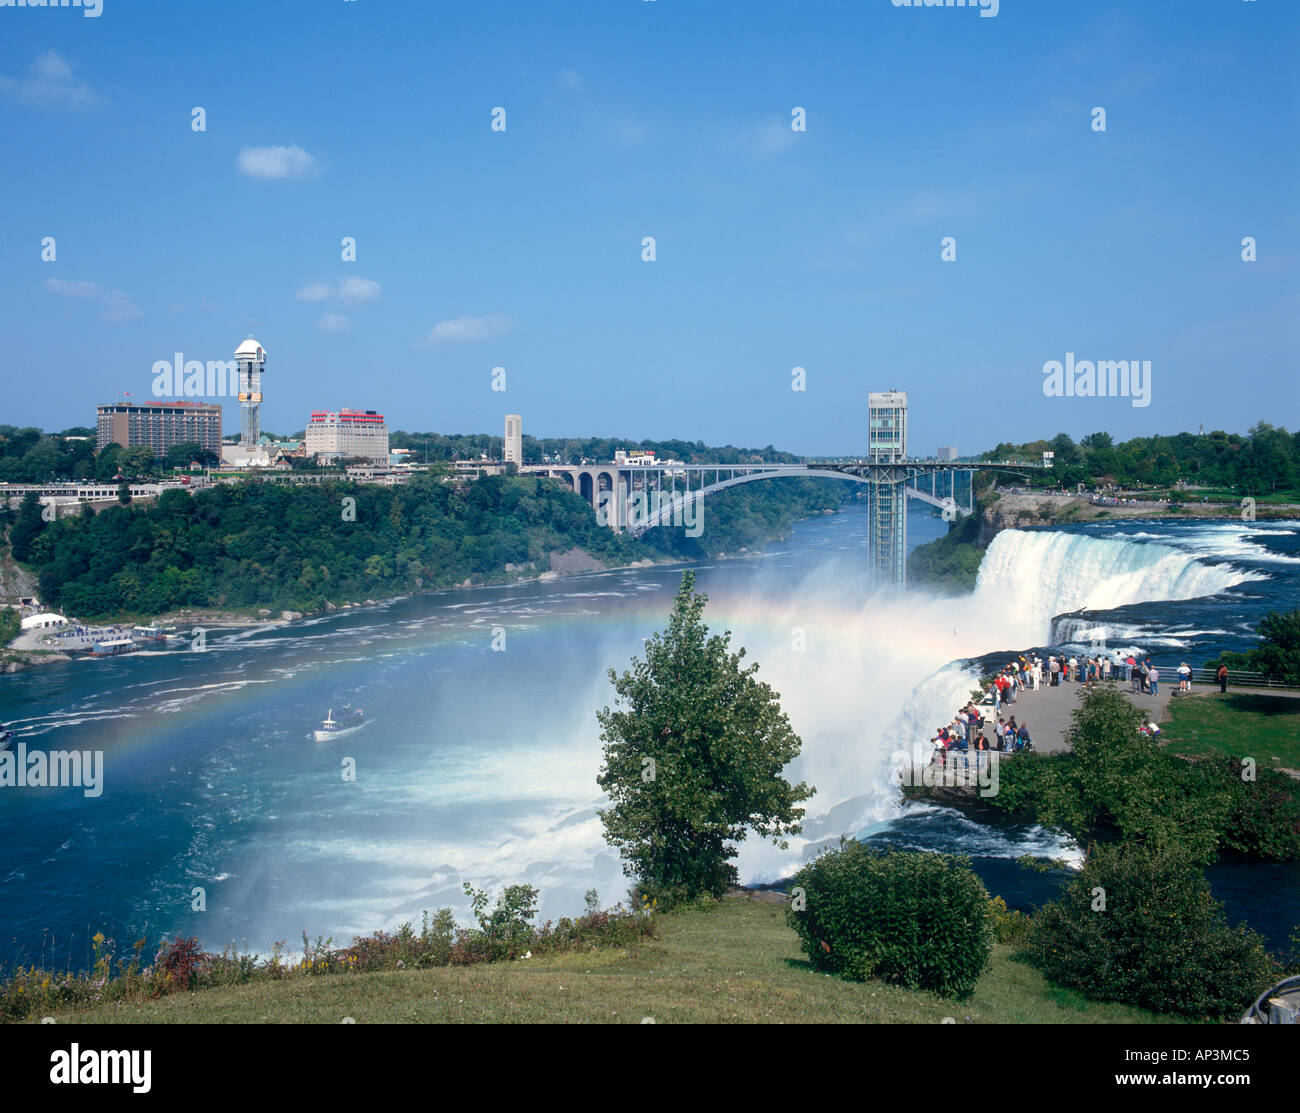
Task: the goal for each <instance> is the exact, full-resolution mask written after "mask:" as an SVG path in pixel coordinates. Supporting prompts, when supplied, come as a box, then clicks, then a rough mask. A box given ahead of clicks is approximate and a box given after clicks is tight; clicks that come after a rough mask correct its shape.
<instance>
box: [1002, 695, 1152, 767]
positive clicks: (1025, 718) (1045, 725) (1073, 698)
mask: <svg viewBox="0 0 1300 1113" xmlns="http://www.w3.org/2000/svg"><path fill="white" fill-rule="evenodd" d="M1116 687H1118V689H1119V690H1120V691H1121V692H1123V693H1124V695H1125V696H1127V697H1128V700H1129V702H1130V703H1132V704H1133V705H1134V706H1136V707H1138V708H1140V709H1141V710H1142V711H1144V712H1146V715H1147V718H1149V719H1153V720H1154V721H1155V722H1157V723H1159V722H1160V721H1161V720H1162V719H1164V718H1165V717H1166V709H1167V708H1168V706H1169V699H1170V695H1171V693H1172V691H1173V689H1174V688H1177V687H1178V681H1177V680H1175V681H1174V683H1173V684H1172V685H1167V684H1165V683H1164V682H1163V681H1161V683H1160V694H1159V695H1158V696H1147V695H1142V694H1140V693H1139V694H1138V695H1134V694H1133V693H1131V692H1130V691H1129V685H1128V684H1127V683H1125V681H1124V680H1123V679H1122V678H1121V679H1120V680H1119V681H1117V682H1116ZM1083 690H1084V685H1082V684H1066V683H1061V684H1059V685H1058V686H1057V687H1055V688H1053V687H1052V686H1051V685H1050V684H1046V683H1045V684H1044V685H1043V686H1042V687H1041V688H1039V689H1038V691H1036V692H1035V691H1032V690H1030V691H1021V692H1020V694H1019V695H1018V696H1017V698H1016V702H1015V703H1004V704H1003V705H1002V717H1003V718H1004V719H1007V718H1010V717H1011V716H1012V715H1014V716H1015V717H1016V722H1017V723H1019V724H1023V725H1024V726H1027V727H1028V728H1029V736H1030V737H1031V738H1032V739H1033V740H1034V749H1035V750H1037V751H1039V752H1040V753H1044V754H1054V753H1060V752H1061V751H1062V750H1067V749H1069V746H1068V745H1067V744H1066V741H1065V735H1066V732H1067V731H1068V730H1069V729H1070V725H1071V720H1070V713H1071V712H1072V711H1074V709H1075V708H1076V707H1078V706H1079V693H1080V692H1082V691H1083ZM986 733H988V732H987V731H986ZM990 737H992V735H991V734H990Z"/></svg>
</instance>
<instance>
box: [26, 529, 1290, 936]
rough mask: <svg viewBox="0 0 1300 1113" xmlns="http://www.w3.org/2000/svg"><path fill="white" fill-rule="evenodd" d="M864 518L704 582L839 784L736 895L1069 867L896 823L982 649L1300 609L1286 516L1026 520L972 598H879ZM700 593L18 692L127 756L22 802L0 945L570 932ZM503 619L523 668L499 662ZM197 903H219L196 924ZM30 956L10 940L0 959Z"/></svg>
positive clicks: (1003, 844) (42, 731)
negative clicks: (489, 929) (671, 641)
mask: <svg viewBox="0 0 1300 1113" xmlns="http://www.w3.org/2000/svg"><path fill="white" fill-rule="evenodd" d="M943 528H944V527H943V524H942V523H941V522H939V521H938V520H937V519H935V518H932V517H930V515H929V514H928V512H924V511H921V512H917V511H914V512H913V514H912V516H911V519H910V525H909V529H910V532H911V534H912V539H913V541H914V542H915V541H923V540H927V539H929V538H931V537H935V536H938V535H939V533H940V532H941V531H942V530H943ZM865 529H866V518H865V515H864V514H863V513H862V512H861V511H860V510H859V509H858V508H856V507H852V506H851V507H850V508H849V509H847V510H846V511H845V512H844V513H841V514H837V515H833V516H828V517H820V518H817V519H814V520H810V521H808V522H805V523H803V524H801V525H800V526H799V527H798V528H797V529H796V531H795V533H794V534H793V536H792V537H791V538H790V539H789V540H788V541H786V542H784V543H782V544H778V545H775V546H773V547H772V548H771V549H770V550H769V551H768V552H767V553H765V554H764V555H762V556H760V557H755V558H749V559H744V560H730V561H721V562H716V563H713V564H707V565H703V566H699V567H698V568H697V576H698V587H699V588H700V590H703V591H705V592H706V593H708V595H709V604H708V607H707V609H706V612H705V620H706V622H708V624H709V625H710V627H711V628H712V629H714V630H715V631H720V630H722V629H730V630H731V631H732V632H733V637H732V645H733V647H738V646H744V647H745V649H746V650H747V655H748V657H749V658H750V659H753V660H757V661H758V662H759V664H760V666H761V667H760V671H759V674H758V675H759V678H760V679H762V680H765V681H767V682H768V683H769V684H771V685H772V686H773V687H774V688H775V689H776V690H777V692H779V693H780V697H781V704H782V707H783V709H784V710H785V711H786V713H787V714H788V715H789V717H790V720H791V722H792V724H793V726H794V729H795V730H796V731H797V732H798V733H799V735H800V736H801V738H802V739H803V754H802V755H801V757H800V758H799V759H798V761H797V762H796V763H794V765H793V767H792V768H791V769H790V771H789V775H790V776H791V778H792V779H795V780H806V781H807V782H808V783H809V784H811V785H813V786H815V787H816V788H817V790H818V791H817V795H816V796H815V797H814V798H813V799H812V800H811V801H809V805H808V818H807V822H806V829H805V832H804V835H803V836H802V837H801V838H798V839H795V840H792V844H791V847H790V849H789V850H788V851H784V852H782V851H778V850H776V849H775V848H773V847H772V846H771V845H770V844H766V843H761V842H758V841H755V840H754V839H752V838H751V839H750V840H747V842H746V843H745V844H743V846H742V849H741V854H740V857H739V859H738V865H739V867H740V870H741V873H742V877H744V878H745V879H746V880H749V881H755V880H774V879H776V878H778V877H781V876H785V875H787V874H788V873H790V872H792V870H793V869H795V868H797V866H798V864H799V862H800V861H801V860H802V858H803V856H804V854H805V853H807V852H809V851H810V850H811V849H812V848H814V847H816V846H817V845H820V844H821V843H822V842H823V841H825V840H828V839H836V838H838V836H839V835H840V834H841V833H850V834H861V833H863V832H872V833H873V837H884V838H891V839H894V840H898V841H899V842H900V844H902V843H906V844H908V845H921V844H924V843H925V841H926V840H931V843H930V845H932V846H942V847H943V848H945V849H966V850H968V851H970V852H972V853H974V852H977V851H978V852H979V853H981V854H986V855H990V856H994V857H1001V858H1004V859H1005V860H1006V861H1007V862H1009V863H1010V862H1013V861H1014V858H1015V857H1017V856H1018V855H1019V854H1021V853H1025V852H1031V853H1043V854H1048V855H1049V856H1051V855H1052V851H1053V847H1055V846H1056V844H1055V843H1054V841H1053V840H1051V839H1050V838H1045V837H1044V836H1043V835H1042V833H1041V832H1040V833H1034V832H1023V833H1019V834H1016V833H1008V832H1005V831H997V832H995V831H992V830H990V829H988V828H984V827H981V826H980V825H978V824H975V825H972V824H970V823H969V822H967V821H964V820H961V819H960V817H953V816H947V815H930V816H928V817H927V816H920V817H917V816H916V815H915V814H913V815H909V816H901V817H900V816H899V814H898V812H897V807H896V790H895V789H894V788H893V786H892V785H891V783H890V777H889V772H890V763H891V756H892V755H893V754H894V753H895V751H897V750H899V749H901V748H910V745H911V744H912V742H914V741H920V740H923V739H925V738H927V737H928V736H929V733H930V732H931V731H932V729H933V728H934V726H935V725H936V724H937V723H939V722H943V721H946V720H947V719H948V718H949V717H951V715H952V713H953V711H954V710H955V708H956V707H957V706H958V705H959V704H960V703H961V702H962V701H963V700H964V699H965V696H966V694H967V692H968V691H969V689H970V688H971V687H972V686H973V683H974V680H975V678H976V676H977V666H976V665H973V664H971V663H970V662H971V661H972V659H976V658H980V657H983V656H984V655H986V654H990V653H1000V652H1010V651H1018V650H1023V649H1026V648H1029V647H1032V646H1042V645H1044V644H1046V643H1047V642H1048V640H1049V638H1050V637H1051V636H1052V622H1053V619H1057V620H1058V621H1057V637H1058V638H1063V639H1064V640H1070V639H1072V638H1074V637H1076V636H1078V635H1082V634H1083V633H1085V632H1088V633H1091V632H1092V631H1094V630H1095V629H1096V628H1098V627H1105V628H1107V629H1108V630H1109V631H1110V636H1111V639H1112V644H1116V645H1118V644H1120V643H1119V642H1118V641H1116V640H1115V639H1117V638H1120V637H1122V636H1123V631H1126V630H1130V631H1137V632H1143V633H1145V634H1149V635H1150V639H1149V640H1148V641H1147V642H1144V643H1141V644H1143V645H1149V646H1150V647H1151V648H1152V649H1154V650H1157V651H1158V650H1159V648H1160V646H1159V643H1158V641H1156V640H1155V639H1158V638H1159V637H1161V636H1165V637H1168V638H1174V639H1178V640H1179V641H1180V642H1181V644H1180V645H1179V646H1178V647H1177V649H1176V650H1174V651H1176V652H1178V653H1180V654H1182V653H1189V654H1191V653H1194V654H1196V655H1197V663H1200V660H1201V659H1202V658H1208V657H1209V656H1212V655H1213V653H1214V652H1217V650H1218V648H1220V647H1222V648H1239V647H1242V646H1244V645H1245V644H1247V642H1248V639H1249V636H1250V632H1249V626H1250V623H1251V622H1253V621H1255V620H1257V618H1258V616H1259V615H1260V614H1262V613H1263V612H1264V611H1266V610H1267V609H1269V607H1270V606H1274V607H1276V606H1279V605H1280V602H1279V600H1281V599H1283V598H1285V597H1286V596H1287V594H1288V593H1290V594H1293V593H1294V590H1295V575H1296V567H1297V565H1300V537H1297V536H1296V527H1295V524H1294V523H1278V524H1263V523H1260V524H1254V525H1251V526H1249V527H1248V526H1246V525H1245V524H1239V525H1232V524H1227V525H1226V529H1225V524H1224V523H1214V524H1207V523H1161V524H1160V525H1153V524H1152V523H1143V524H1141V525H1133V526H1119V525H1114V526H1108V527H1073V528H1070V529H1048V530H1037V531H1029V532H1014V531H1013V532H1006V533H1003V534H1001V535H999V537H998V538H997V539H995V541H994V543H993V545H992V546H991V547H990V549H989V551H988V552H987V554H986V555H985V559H984V563H983V565H982V567H981V570H980V576H979V583H978V588H977V590H976V591H975V592H974V593H973V594H971V595H968V596H965V597H960V598H939V597H935V596H932V595H929V594H926V593H924V592H919V591H914V592H910V593H908V594H906V595H903V596H897V595H886V594H872V593H870V592H869V591H868V590H867V588H866V586H865V584H866V577H865V574H864V572H865V570H864V567H863V559H864V558H863V542H864V539H865ZM1212 548H1213V549H1222V550H1224V551H1231V552H1232V553H1233V557H1232V560H1231V561H1230V562H1229V561H1225V560H1223V559H1216V558H1215V557H1214V556H1213V555H1212V554H1211V553H1210V552H1209V551H1208V550H1210V549H1212ZM679 582H680V569H677V568H664V567H660V568H650V569H621V570H614V571H609V572H602V573H593V574H588V575H583V576H580V577H574V578H570V579H566V580H560V581H554V582H550V583H545V584H543V583H530V584H523V585H517V586H514V587H508V588H487V589H481V590H475V591H471V592H448V593H442V594H438V595H427V596H419V597H415V598H411V599H406V600H401V601H398V602H395V603H392V604H389V605H387V606H384V607H379V608H367V609H365V610H357V611H350V612H346V613H343V614H334V615H330V616H328V617H320V618H316V619H312V620H309V621H307V622H304V623H299V624H294V625H292V626H288V627H282V628H278V629H259V630H257V631H241V632H238V633H231V634H229V635H220V634H218V635H217V636H214V637H211V638H210V639H209V645H210V651H209V652H207V653H204V654H194V653H156V654H149V653H140V654H136V655H134V659H132V658H124V659H115V660H106V661H100V662H86V663H81V664H78V665H75V666H69V667H66V668H59V669H47V670H33V671H31V672H28V673H25V674H19V675H18V676H15V677H12V678H6V689H5V699H6V709H5V715H4V717H5V718H6V721H10V720H12V721H14V723H15V726H16V729H17V731H18V732H19V734H20V736H21V738H22V739H23V740H25V741H26V742H27V743H28V745H29V746H33V747H46V748H74V747H75V748H90V749H102V750H103V751H104V753H105V791H104V796H103V797H102V799H101V800H99V801H97V802H96V806H95V807H93V808H90V807H86V806H84V804H85V801H84V800H81V798H80V797H79V796H78V798H77V801H74V800H73V799H72V798H71V797H70V796H60V795H59V794H58V793H56V792H46V793H40V794H33V793H28V794H25V795H22V796H18V795H15V796H13V797H10V798H7V799H6V801H5V808H4V810H3V811H0V837H3V838H4V839H5V845H6V847H8V848H9V849H8V851H7V854H6V864H5V867H3V869H0V900H3V902H4V907H5V921H6V925H5V926H6V930H7V933H8V935H9V937H10V938H17V940H18V943H17V945H16V946H17V949H18V951H23V952H25V953H26V954H28V955H33V954H36V953H37V952H38V951H39V948H40V946H41V940H42V937H43V936H46V935H48V934H49V933H50V932H54V933H56V934H57V936H58V937H59V938H60V939H66V938H68V937H69V936H71V935H73V934H76V935H77V936H78V937H80V936H82V935H84V934H85V932H86V925H87V924H90V925H91V930H92V931H94V930H101V929H102V930H104V931H105V932H106V933H108V934H110V935H115V937H116V938H118V939H119V941H120V940H122V939H133V938H136V937H137V936H138V934H139V932H140V931H141V930H142V929H143V928H144V926H145V925H146V924H148V926H149V930H150V932H151V933H157V932H160V931H165V932H168V933H171V932H174V931H177V930H180V931H184V932H186V933H188V934H197V935H198V936H199V937H200V938H201V939H202V940H203V942H204V943H205V944H206V945H208V946H211V947H217V948H219V947H220V946H221V945H222V944H224V943H226V942H229V941H232V940H233V941H236V942H244V941H246V942H247V943H248V945H249V946H250V947H251V948H253V949H260V950H262V951H263V952H265V950H266V948H268V947H269V945H270V943H271V942H273V941H275V940H281V939H284V940H289V941H290V942H293V941H295V940H297V939H299V938H300V933H301V932H302V931H303V930H307V931H309V932H310V933H311V934H312V935H313V936H315V935H318V934H321V935H333V936H334V938H335V939H336V940H343V939H347V938H348V937H350V935H352V934H356V933H363V932H370V931H373V930H376V929H379V928H392V927H393V926H395V925H396V924H398V923H400V922H402V921H403V920H407V919H413V920H415V921H417V922H418V920H419V916H420V912H421V911H422V910H423V909H434V908H437V907H439V906H443V905H449V906H451V907H453V908H454V909H456V910H457V912H458V914H460V915H462V916H463V915H465V913H466V912H467V907H466V903H465V900H464V894H463V893H462V891H461V887H460V886H461V883H462V881H470V882H472V883H473V884H474V885H476V886H478V887H486V888H488V889H490V890H495V889H498V888H499V887H500V886H502V885H506V884H511V883H515V882H522V881H527V882H528V883H530V884H533V885H536V886H538V887H539V888H540V889H541V890H542V910H541V915H542V917H543V918H546V917H555V916H560V915H569V914H572V913H574V912H576V911H579V910H580V909H581V907H582V899H583V893H584V892H585V890H586V889H589V888H592V887H595V888H597V889H598V890H599V891H600V894H601V898H602V900H603V901H605V902H606V903H612V902H613V901H615V900H617V899H620V898H621V897H622V896H623V895H624V893H625V891H626V889H627V886H628V880H627V879H626V878H625V877H624V876H623V874H622V870H621V866H620V863H619V862H618V860H617V856H616V855H615V853H614V852H613V851H611V850H610V848H609V847H607V846H606V845H605V843H604V841H603V836H602V830H601V826H600V823H599V820H598V819H597V817H596V809H597V808H598V807H599V806H600V804H601V796H600V792H599V790H598V788H597V787H596V783H595V778H596V775H597V773H598V771H599V768H600V741H599V737H598V730H599V728H598V726H597V724H596V720H595V713H596V711H597V710H598V709H599V708H600V707H602V706H605V705H606V704H609V703H610V702H611V700H612V697H613V693H612V689H611V688H610V685H609V682H608V678H607V675H606V673H607V670H608V669H610V668H614V669H617V670H620V671H621V670H622V669H624V668H626V667H627V666H628V664H629V662H630V660H631V658H632V657H633V656H634V655H639V654H640V653H641V650H642V645H643V641H642V639H644V638H645V637H648V636H649V635H650V634H652V633H653V632H655V631H657V630H660V629H662V628H663V626H664V624H665V622H666V619H667V615H668V612H669V609H670V607H671V600H672V596H673V593H674V592H675V590H676V588H677V585H678V583H679ZM1080 607H1086V608H1088V611H1087V614H1086V615H1085V616H1074V617H1071V616H1070V615H1069V614H1068V612H1072V611H1077V610H1078V609H1079V608H1080ZM1063 614H1064V615H1066V617H1065V618H1058V616H1061V615H1063ZM1068 622H1078V623H1081V624H1083V625H1079V626H1077V627H1076V626H1069V625H1067V623H1068ZM497 627H500V628H504V630H505V631H506V645H505V651H504V652H493V650H492V648H491V646H492V642H493V630H494V628H497ZM1087 644H1088V643H1087V641H1086V640H1085V641H1084V644H1083V646H1082V647H1080V648H1086V646H1087ZM1171 648H1172V644H1171ZM348 700H350V701H352V702H353V704H354V705H356V706H361V707H363V708H364V709H365V711H366V718H367V719H368V720H370V721H369V722H368V724H367V726H366V727H365V728H364V730H362V731H361V732H359V733H358V734H356V735H353V736H351V737H349V738H346V739H340V740H337V741H335V742H332V743H323V744H317V743H313V742H312V741H311V740H310V738H309V737H308V732H309V730H310V728H311V727H312V725H313V724H314V722H315V721H316V720H317V719H319V718H320V717H321V716H322V715H323V714H324V712H325V710H326V709H327V708H329V707H335V708H337V707H339V706H340V705H341V704H342V703H343V702H345V701H348ZM343 757H353V758H354V759H355V760H356V762H357V772H358V776H357V780H356V782H355V783H352V784H345V783H343V782H342V781H341V779H340V775H339V766H340V760H341V759H342V758H343ZM936 839H938V840H941V841H940V842H939V843H938V844H936V843H934V842H933V840H936ZM91 877H93V878H103V879H106V880H105V883H103V884H96V885H93V886H91V885H87V884H86V878H91ZM195 886H202V887H204V888H205V889H206V891H207V902H208V911H207V912H206V913H204V914H203V915H201V916H199V915H196V914H194V913H192V912H191V911H190V893H191V891H192V889H193V887H195ZM132 933H135V934H132ZM78 945H79V944H78ZM11 952H14V945H12V944H10V943H9V942H8V940H6V941H5V945H4V948H3V950H0V959H4V960H6V961H9V960H12V959H14V958H15V957H16V954H15V953H11Z"/></svg>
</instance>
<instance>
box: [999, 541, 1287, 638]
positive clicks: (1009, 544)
mask: <svg viewBox="0 0 1300 1113" xmlns="http://www.w3.org/2000/svg"><path fill="white" fill-rule="evenodd" d="M1263 578H1264V577H1262V576H1261V575H1259V574H1257V573H1253V572H1247V571H1245V570H1244V569H1241V568H1237V567H1235V566H1234V565H1231V564H1219V563H1210V562H1207V561H1205V560H1203V559H1201V558H1200V557H1198V556H1197V555H1196V554H1195V553H1191V552H1187V551H1186V550H1183V549H1177V548H1174V547H1172V546H1169V545H1162V544H1157V543H1153V542H1148V541H1133V540H1127V539H1122V538H1114V537H1111V538H1101V537H1092V536H1089V535H1087V534H1080V533H1066V532H1061V531H1055V530H1042V531H1024V530H1004V531H1003V532H1002V533H999V534H998V535H997V537H995V538H994V539H993V544H991V545H990V546H989V548H988V551H987V552H986V553H985V554H984V559H983V561H981V563H980V569H979V575H978V578H977V580H976V586H975V594H976V597H977V598H983V599H985V600H987V601H989V602H993V601H996V602H997V603H998V605H1000V606H1005V607H1006V608H1009V609H1010V610H1011V611H1012V612H1013V613H1014V614H1015V615H1016V616H1017V617H1018V618H1019V619H1020V620H1021V621H1022V622H1023V623H1024V626H1025V629H1026V632H1027V633H1028V634H1029V635H1030V636H1029V639H1028V641H1029V643H1039V644H1042V643H1045V642H1047V641H1048V640H1049V639H1050V638H1051V633H1052V632H1051V629H1050V625H1051V620H1052V618H1053V617H1054V616H1056V615H1060V614H1065V613H1067V612H1070V611H1078V610H1112V609H1113V608H1115V607H1123V606H1127V605H1128V604H1130V603H1148V602H1155V601H1160V600H1175V599H1196V598H1198V597H1200V596H1204V595H1214V594H1216V593H1218V592H1220V591H1224V590H1226V589H1227V588H1230V587H1235V586H1236V585H1237V584H1241V583H1246V582H1248V581H1251V580H1258V579H1263ZM1090 625H1091V624H1090V623H1087V622H1083V623H1081V624H1080V626H1081V627H1082V628H1086V627H1088V626H1090Z"/></svg>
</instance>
